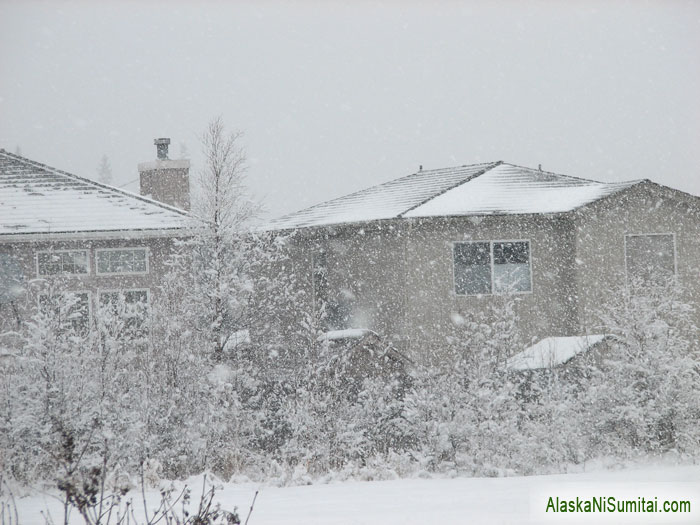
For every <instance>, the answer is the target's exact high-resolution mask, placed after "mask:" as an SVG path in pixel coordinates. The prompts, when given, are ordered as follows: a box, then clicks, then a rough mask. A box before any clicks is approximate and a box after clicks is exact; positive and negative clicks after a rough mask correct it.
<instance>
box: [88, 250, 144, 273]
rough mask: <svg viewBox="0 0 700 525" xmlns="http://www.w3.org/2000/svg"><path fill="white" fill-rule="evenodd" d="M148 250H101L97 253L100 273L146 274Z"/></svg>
mask: <svg viewBox="0 0 700 525" xmlns="http://www.w3.org/2000/svg"><path fill="white" fill-rule="evenodd" d="M146 259H147V254H146V249H145V248H135V249H124V250H101V251H98V252H97V271H98V273H146V271H147V267H146Z"/></svg>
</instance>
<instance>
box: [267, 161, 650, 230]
mask: <svg viewBox="0 0 700 525" xmlns="http://www.w3.org/2000/svg"><path fill="white" fill-rule="evenodd" d="M639 182H641V181H630V182H617V183H606V182H597V181H593V180H587V179H580V178H576V177H570V176H567V175H559V174H556V173H550V172H546V171H541V170H535V169H530V168H524V167H521V166H515V165H513V164H506V163H503V162H500V161H499V162H492V163H486V164H473V165H470V166H459V167H455V168H444V169H438V170H425V171H419V172H417V173H413V174H411V175H408V176H406V177H402V178H400V179H396V180H393V181H390V182H386V183H384V184H380V185H378V186H374V187H371V188H368V189H366V190H362V191H359V192H356V193H352V194H350V195H346V196H344V197H340V198H337V199H334V200H331V201H328V202H324V203H321V204H318V205H316V206H312V207H311V208H307V209H305V210H301V211H298V212H295V213H292V214H289V215H286V216H284V217H281V218H279V219H276V220H273V221H272V222H271V223H270V227H271V228H272V229H291V228H303V227H309V226H324V225H332V224H343V223H352V222H365V221H373V220H380V219H393V218H400V217H435V216H455V215H456V216H458V215H507V214H522V213H559V212H567V211H571V210H573V209H576V208H578V207H581V206H584V205H586V204H589V203H591V202H593V201H595V200H598V199H601V198H603V197H606V196H608V195H611V194H613V193H615V192H618V191H620V190H623V189H626V188H629V187H630V186H633V185H634V184H638V183H639Z"/></svg>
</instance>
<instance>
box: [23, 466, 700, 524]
mask: <svg viewBox="0 0 700 525" xmlns="http://www.w3.org/2000/svg"><path fill="white" fill-rule="evenodd" d="M188 483H189V485H190V486H191V487H192V488H193V491H192V493H193V499H194V500H197V499H198V494H199V492H198V491H199V488H200V487H201V478H199V479H197V478H193V479H191V480H190V481H189V482H188ZM640 487H641V489H640ZM621 489H629V490H632V492H633V493H636V492H635V491H637V492H639V490H642V492H643V494H639V495H640V496H645V497H647V498H649V497H651V498H653V497H658V498H659V500H660V501H661V500H662V498H665V497H668V496H670V497H673V498H679V499H680V498H683V499H689V500H690V501H691V504H692V507H691V511H692V513H691V514H655V515H650V514H626V515H621V514H615V515H611V514H594V515H593V514H583V515H581V514H578V515H572V514H552V513H549V514H545V513H544V510H545V507H546V505H547V499H546V498H547V497H548V496H553V497H556V496H557V495H561V494H565V493H567V490H568V491H569V493H571V491H573V492H574V493H576V494H579V493H580V495H581V497H584V496H586V494H585V493H586V492H591V493H592V494H594V495H596V496H613V495H615V494H620V490H621ZM256 490H259V491H260V492H259V495H258V497H257V501H256V503H255V509H254V511H253V514H252V515H251V517H250V521H249V525H271V524H278V523H279V524H281V523H283V524H285V525H295V524H299V525H302V524H303V525H313V524H326V525H340V524H348V525H349V524H353V525H361V524H367V525H370V524H371V525H375V524H377V525H379V524H382V525H391V524H402V525H403V524H406V523H425V524H428V523H430V524H432V523H439V524H458V523H460V524H461V523H475V524H490V523H499V524H506V523H507V524H511V523H700V465H693V466H645V467H638V468H628V469H625V470H617V471H610V470H607V471H606V470H599V471H595V472H586V473H579V474H566V475H555V476H531V477H511V478H453V479H400V480H391V481H349V482H339V483H332V484H320V485H308V486H297V487H286V488H277V487H260V486H256V485H252V484H226V485H224V487H223V490H221V491H219V492H218V498H217V499H218V501H220V502H221V503H222V506H223V507H224V508H228V509H230V508H232V507H234V506H238V508H239V512H240V514H241V517H242V519H243V520H244V521H245V518H246V515H247V510H248V507H249V506H250V503H251V501H252V499H253V495H254V493H255V491H256ZM147 496H148V499H149V501H152V502H153V504H154V506H155V502H156V501H157V500H158V494H157V491H155V490H151V491H149V492H148V494H147ZM139 500H140V498H139V497H138V496H134V502H135V504H136V505H137V507H140V505H139V503H138V502H139ZM17 507H18V511H19V516H20V523H21V524H24V525H35V524H36V525H39V524H41V525H43V524H44V523H45V522H44V519H43V517H42V511H43V513H46V512H47V511H48V512H49V513H50V514H51V515H52V516H53V517H54V521H55V522H57V523H60V522H62V514H61V505H60V503H59V502H58V501H57V500H56V499H54V498H52V497H50V496H47V495H41V494H34V495H31V496H25V497H22V498H19V499H18V501H17ZM71 523H76V524H77V523H82V519H80V517H79V516H77V514H76V515H74V516H73V517H72V520H71Z"/></svg>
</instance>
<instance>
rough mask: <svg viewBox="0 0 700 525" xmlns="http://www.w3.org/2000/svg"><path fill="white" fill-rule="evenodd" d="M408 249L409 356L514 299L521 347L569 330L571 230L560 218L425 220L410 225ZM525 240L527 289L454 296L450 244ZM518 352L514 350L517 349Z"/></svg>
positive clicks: (432, 346) (571, 328)
mask: <svg viewBox="0 0 700 525" xmlns="http://www.w3.org/2000/svg"><path fill="white" fill-rule="evenodd" d="M408 238H409V245H408V248H407V252H408V259H409V260H410V261H411V263H410V264H409V265H408V275H407V285H406V293H407V305H408V307H407V312H406V320H407V323H406V326H405V329H406V331H407V333H408V334H409V337H410V350H411V354H412V355H413V356H420V355H422V354H425V353H426V351H427V352H428V353H430V352H431V351H432V350H434V349H437V350H439V348H440V346H442V345H444V343H445V336H446V335H449V334H450V333H451V332H452V329H453V325H454V321H455V319H456V320H458V321H459V320H460V319H466V320H468V319H470V318H474V317H475V314H484V313H486V312H488V311H490V310H491V309H492V308H495V309H496V310H498V309H500V308H503V302H504V301H506V300H512V301H513V303H514V304H513V307H514V311H515V314H516V316H517V319H518V323H519V329H520V332H521V335H522V342H523V344H529V343H531V342H533V341H536V340H539V339H541V338H543V337H546V336H557V335H568V334H569V333H571V332H572V331H574V330H575V329H576V327H575V326H574V325H575V323H576V308H577V305H576V294H575V290H574V288H573V279H572V278H571V277H572V273H573V263H574V257H573V254H574V236H573V227H572V224H571V222H570V221H569V220H567V219H566V218H564V217H557V216H552V217H543V216H534V215H518V216H515V215H512V216H486V217H460V218H449V219H435V218H434V219H430V220H426V221H421V222H417V223H415V224H414V225H413V227H412V231H411V234H410V235H409V237H408ZM480 240H481V241H499V240H529V242H530V266H531V271H532V291H531V292H524V293H517V294H512V295H510V296H508V297H505V296H503V295H497V294H496V295H480V296H469V295H458V294H457V293H455V288H454V281H453V243H454V242H456V241H480ZM518 350H520V349H513V352H516V351H518Z"/></svg>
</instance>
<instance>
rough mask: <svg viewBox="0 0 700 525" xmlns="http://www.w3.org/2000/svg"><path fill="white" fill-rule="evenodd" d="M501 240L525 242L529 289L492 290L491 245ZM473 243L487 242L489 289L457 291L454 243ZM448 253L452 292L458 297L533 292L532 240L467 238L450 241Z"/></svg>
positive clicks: (492, 264)
mask: <svg viewBox="0 0 700 525" xmlns="http://www.w3.org/2000/svg"><path fill="white" fill-rule="evenodd" d="M501 242H526V243H527V247H528V267H529V269H530V289H529V290H523V291H516V292H496V291H494V282H493V275H494V272H493V270H494V265H495V263H494V260H493V245H494V244H496V243H501ZM473 243H488V244H489V259H490V263H491V291H490V292H489V293H473V294H471V293H457V275H456V274H455V245H457V244H473ZM450 250H451V251H450V254H451V257H452V293H453V294H454V295H456V296H458V297H480V296H483V295H506V294H507V293H511V294H513V295H527V294H532V293H534V290H535V282H534V280H533V276H532V260H533V257H532V241H531V240H530V239H529V238H528V239H493V240H490V239H469V240H464V241H452V242H451V243H450Z"/></svg>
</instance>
